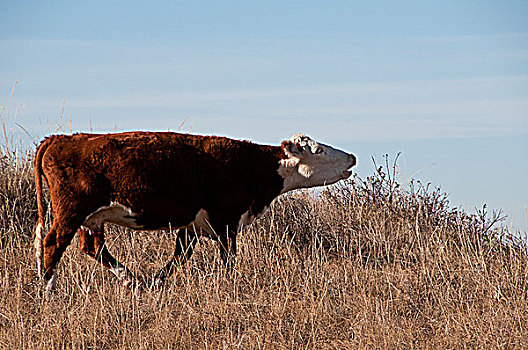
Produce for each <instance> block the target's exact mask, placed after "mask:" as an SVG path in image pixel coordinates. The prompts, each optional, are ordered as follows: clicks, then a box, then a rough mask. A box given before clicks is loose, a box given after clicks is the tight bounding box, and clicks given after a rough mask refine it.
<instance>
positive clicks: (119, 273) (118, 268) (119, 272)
mask: <svg viewBox="0 0 528 350" xmlns="http://www.w3.org/2000/svg"><path fill="white" fill-rule="evenodd" d="M110 272H112V273H113V274H114V275H116V277H117V278H119V279H120V280H121V281H122V282H123V285H124V286H125V287H130V286H132V285H134V282H135V278H134V275H133V274H132V272H130V270H129V269H127V268H126V266H124V265H123V264H121V263H120V262H118V261H117V262H116V264H115V265H111V267H110Z"/></svg>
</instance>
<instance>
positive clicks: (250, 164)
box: [35, 132, 285, 279]
mask: <svg viewBox="0 0 528 350" xmlns="http://www.w3.org/2000/svg"><path fill="white" fill-rule="evenodd" d="M284 157H285V156H284V151H283V149H282V148H281V147H275V146H264V145H257V144H253V143H251V142H248V141H238V140H232V139H229V138H225V137H215V136H197V135H187V134H177V133H170V132H164V133H154V132H127V133H120V134H105V135H98V134H75V135H72V136H67V135H54V136H51V137H48V138H46V139H45V140H44V141H43V142H42V143H41V144H40V146H39V147H38V149H37V152H36V157H35V179H36V183H37V186H36V187H37V200H38V207H39V223H43V221H44V214H45V209H44V205H43V201H42V180H41V178H42V176H43V177H44V178H45V180H46V181H47V184H48V187H49V190H50V195H51V204H52V212H53V224H52V227H51V229H50V231H49V233H48V234H47V235H46V237H45V238H44V240H43V244H42V245H43V269H44V272H45V275H44V277H45V279H49V278H51V275H52V274H53V271H54V270H55V266H56V264H57V263H58V261H59V260H60V258H61V256H62V254H63V252H64V250H65V249H66V247H67V246H68V245H69V244H70V242H71V239H72V238H73V236H74V235H75V232H76V231H77V230H78V229H79V228H80V226H81V225H82V224H83V222H84V220H85V219H86V217H87V216H88V215H90V214H91V213H93V212H94V211H96V210H97V209H98V208H100V207H102V206H107V205H109V204H110V203H111V202H117V203H120V204H122V205H124V206H126V207H129V208H130V209H131V210H132V211H133V212H134V213H136V214H138V217H137V220H136V223H137V224H138V225H140V226H143V227H144V228H145V229H161V228H168V227H174V228H178V227H184V226H186V225H188V224H189V223H190V222H192V221H193V220H194V218H195V215H196V214H197V212H198V211H199V210H200V209H204V210H206V211H207V212H208V213H209V217H210V223H211V225H212V227H213V229H214V230H215V232H216V233H217V237H212V238H217V239H219V240H220V242H221V251H222V256H223V257H224V258H227V253H228V248H227V246H229V245H231V250H233V251H234V248H235V236H236V229H237V225H238V221H239V219H240V216H241V215H242V214H243V213H245V212H246V211H248V210H249V211H250V213H255V214H257V213H260V212H261V211H262V210H263V209H264V207H265V206H267V205H269V204H270V202H271V201H272V200H273V199H274V198H275V197H276V196H278V195H279V194H280V192H281V190H282V186H283V180H282V178H281V177H280V176H279V175H278V173H277V169H278V166H279V161H280V159H282V158H284ZM94 231H95V232H88V230H85V229H82V230H80V231H79V232H80V235H81V249H82V250H83V252H85V253H87V254H88V255H89V256H91V257H93V258H98V257H101V260H102V263H103V264H104V265H105V266H107V267H109V266H110V265H109V264H113V263H114V262H115V259H113V257H112V256H111V255H110V254H109V253H108V251H107V250H106V248H105V247H104V234H103V228H102V227H101V228H100V230H94ZM228 233H229V235H230V236H231V237H230V238H231V239H230V240H229V241H228ZM190 238H191V240H193V239H192V238H193V237H190ZM188 239H189V237H188V235H187V234H184V235H183V236H182V235H181V234H180V235H179V236H178V240H177V241H178V242H179V243H177V247H176V251H175V257H176V258H177V257H179V256H180V255H182V250H186V248H187V247H178V245H181V243H182V242H183V241H185V242H187V241H188ZM186 244H187V243H186ZM182 248H183V249H182ZM191 249H192V247H191ZM187 253H188V252H187ZM191 253H192V250H191ZM101 254H102V255H101ZM187 255H190V254H187ZM169 265H170V266H169ZM169 265H167V267H166V268H165V270H166V271H165V272H166V273H168V274H170V271H172V264H171V263H169ZM160 272H161V271H160Z"/></svg>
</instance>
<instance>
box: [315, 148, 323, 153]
mask: <svg viewBox="0 0 528 350" xmlns="http://www.w3.org/2000/svg"><path fill="white" fill-rule="evenodd" d="M323 152H324V149H323V148H322V147H317V148H316V149H315V154H320V153H323Z"/></svg>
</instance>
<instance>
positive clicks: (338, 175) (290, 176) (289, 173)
mask: <svg viewBox="0 0 528 350" xmlns="http://www.w3.org/2000/svg"><path fill="white" fill-rule="evenodd" d="M282 149H283V150H284V152H285V153H286V155H287V156H288V158H287V159H283V160H281V164H280V166H279V170H278V171H279V174H280V175H281V176H282V177H283V178H284V188H283V190H282V192H287V191H290V190H293V189H296V188H301V187H314V186H321V185H330V184H333V183H335V182H337V181H339V180H342V179H346V178H348V177H350V175H352V171H350V170H349V169H350V168H352V167H353V166H354V165H355V164H356V157H355V156H354V155H353V154H348V153H346V152H343V151H340V150H338V149H335V148H333V147H331V146H328V145H325V144H322V143H318V142H316V141H314V140H312V139H311V138H309V137H308V136H306V135H304V134H295V135H293V136H292V138H291V140H290V141H283V142H282Z"/></svg>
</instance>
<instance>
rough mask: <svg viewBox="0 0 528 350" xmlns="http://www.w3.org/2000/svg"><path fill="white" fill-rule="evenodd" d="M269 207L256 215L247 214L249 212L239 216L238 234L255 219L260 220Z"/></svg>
mask: <svg viewBox="0 0 528 350" xmlns="http://www.w3.org/2000/svg"><path fill="white" fill-rule="evenodd" d="M268 209H269V207H268V206H265V207H264V210H263V211H262V212H260V213H258V214H257V215H254V214H251V215H250V214H249V210H248V211H246V212H245V213H244V214H242V216H240V220H238V228H237V229H238V232H240V231H241V230H242V229H243V228H244V227H246V226H249V225H251V224H252V223H253V221H255V220H256V219H259V218H261V217H262V216H263V215H264V214H266V212H267V211H268Z"/></svg>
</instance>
